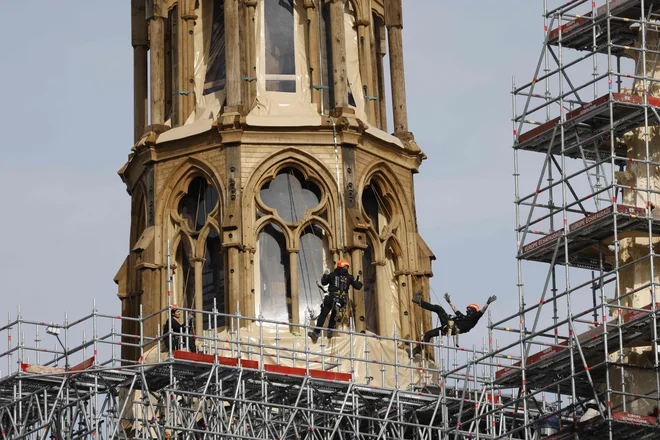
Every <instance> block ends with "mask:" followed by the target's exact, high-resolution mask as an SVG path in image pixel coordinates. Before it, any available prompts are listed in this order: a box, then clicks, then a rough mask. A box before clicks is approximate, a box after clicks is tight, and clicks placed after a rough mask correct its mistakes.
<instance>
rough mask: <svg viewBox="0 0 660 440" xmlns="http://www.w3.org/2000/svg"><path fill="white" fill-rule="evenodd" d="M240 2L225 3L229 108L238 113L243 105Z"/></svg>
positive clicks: (232, 0) (228, 1)
mask: <svg viewBox="0 0 660 440" xmlns="http://www.w3.org/2000/svg"><path fill="white" fill-rule="evenodd" d="M239 23H240V15H239V13H238V0H226V1H225V56H226V63H227V79H226V86H225V90H226V92H227V107H231V108H232V109H236V110H232V111H238V106H239V105H240V104H241V53H240V47H241V42H240V38H239V32H238V27H239Z"/></svg>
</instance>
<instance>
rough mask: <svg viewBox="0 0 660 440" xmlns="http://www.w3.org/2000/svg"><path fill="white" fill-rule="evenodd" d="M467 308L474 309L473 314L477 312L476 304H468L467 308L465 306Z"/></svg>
mask: <svg viewBox="0 0 660 440" xmlns="http://www.w3.org/2000/svg"><path fill="white" fill-rule="evenodd" d="M467 308H468V309H474V311H475V312H478V311H479V306H478V305H476V304H470V305H469V306H467Z"/></svg>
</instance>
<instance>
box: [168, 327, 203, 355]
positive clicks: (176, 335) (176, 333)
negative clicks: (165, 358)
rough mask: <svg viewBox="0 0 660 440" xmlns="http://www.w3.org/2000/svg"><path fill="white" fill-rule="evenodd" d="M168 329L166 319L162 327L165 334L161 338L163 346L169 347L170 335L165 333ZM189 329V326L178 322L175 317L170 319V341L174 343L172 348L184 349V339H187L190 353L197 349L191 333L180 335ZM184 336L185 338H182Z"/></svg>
mask: <svg viewBox="0 0 660 440" xmlns="http://www.w3.org/2000/svg"><path fill="white" fill-rule="evenodd" d="M169 331H170V321H169V320H168V321H167V322H166V323H165V326H164V327H163V335H166V336H165V337H164V338H163V341H164V342H165V348H166V349H167V350H169V349H170V336H169V335H167V333H168V332H169ZM190 331H191V329H190V327H188V328H186V326H184V325H183V324H181V323H179V321H177V320H176V319H173V320H172V343H173V344H174V350H183V349H186V339H187V340H188V347H187V348H188V350H189V351H190V352H191V353H195V352H196V351H197V349H196V347H195V339H194V338H193V337H192V336H191V335H187V336H185V335H184V336H181V335H180V334H181V333H183V334H185V333H187V332H188V333H189V332H190ZM184 338H185V339H184Z"/></svg>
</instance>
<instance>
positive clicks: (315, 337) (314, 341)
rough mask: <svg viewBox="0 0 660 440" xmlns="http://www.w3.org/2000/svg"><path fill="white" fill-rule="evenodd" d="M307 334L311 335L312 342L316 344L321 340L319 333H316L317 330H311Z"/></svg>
mask: <svg viewBox="0 0 660 440" xmlns="http://www.w3.org/2000/svg"><path fill="white" fill-rule="evenodd" d="M307 336H309V337H310V339H311V340H312V342H313V343H315V344H316V341H318V340H319V334H318V333H316V332H315V331H310V332H309V333H307Z"/></svg>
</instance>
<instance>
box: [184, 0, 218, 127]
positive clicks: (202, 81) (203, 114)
mask: <svg viewBox="0 0 660 440" xmlns="http://www.w3.org/2000/svg"><path fill="white" fill-rule="evenodd" d="M213 5H214V1H213V0H201V1H199V3H198V5H197V8H196V9H195V14H196V15H197V16H198V17H201V18H200V19H198V20H196V21H195V29H194V45H195V61H194V77H195V87H194V93H195V110H194V111H193V112H192V113H191V115H190V117H189V118H188V120H187V121H186V124H191V123H193V122H195V121H199V120H200V119H213V118H214V117H215V116H216V115H217V114H218V112H219V111H220V109H221V108H222V106H223V105H224V102H225V89H224V86H223V85H222V84H210V85H207V84H206V72H207V71H208V63H209V59H210V58H211V59H213V58H215V59H217V58H218V57H222V58H224V56H225V55H224V54H225V53H224V23H223V26H222V28H221V29H222V34H221V35H222V38H219V39H216V40H215V42H216V44H215V45H214V47H213V48H212V47H211V46H212V44H211V42H212V33H213ZM218 32H220V28H216V33H218ZM212 49H213V50H212ZM210 55H213V56H212V57H210ZM219 62H220V63H222V65H223V66H224V63H225V61H224V59H221V60H220V61H219ZM207 86H211V87H209V88H208V90H214V91H212V92H210V93H208V92H207V94H204V93H205V90H206V89H207ZM220 87H221V88H220Z"/></svg>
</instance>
